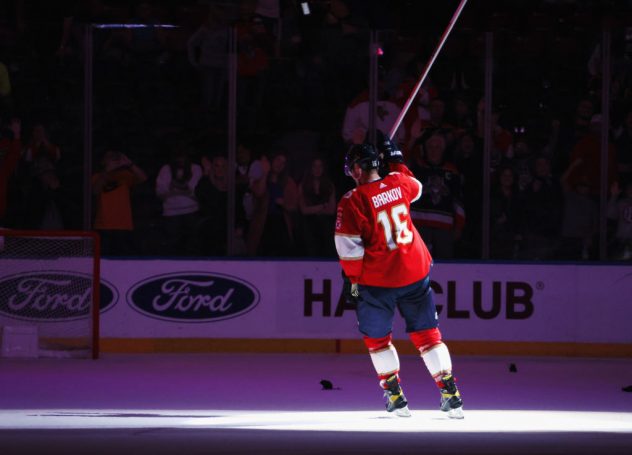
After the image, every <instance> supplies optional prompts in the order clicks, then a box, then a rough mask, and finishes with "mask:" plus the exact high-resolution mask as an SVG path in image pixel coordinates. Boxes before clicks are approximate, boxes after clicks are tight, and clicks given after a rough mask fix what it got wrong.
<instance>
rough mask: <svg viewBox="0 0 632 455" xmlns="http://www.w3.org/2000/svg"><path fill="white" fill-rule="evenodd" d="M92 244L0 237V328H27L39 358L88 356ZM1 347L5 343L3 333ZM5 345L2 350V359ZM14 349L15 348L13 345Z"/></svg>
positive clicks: (68, 239) (47, 237)
mask: <svg viewBox="0 0 632 455" xmlns="http://www.w3.org/2000/svg"><path fill="white" fill-rule="evenodd" d="M95 260H98V255H95V240H94V238H92V237H90V236H85V237H83V236H67V237H65V236H59V235H55V236H52V235H42V236H37V237H36V236H22V235H20V233H13V234H12V233H10V232H2V233H1V234H0V328H2V329H3V332H6V333H7V334H8V333H10V332H11V331H12V330H13V329H16V328H18V329H19V328H25V327H28V328H29V329H30V331H31V332H34V333H36V335H37V340H38V352H37V356H39V357H90V356H92V355H93V352H92V351H93V333H94V331H95V327H94V321H93V318H92V315H93V311H94V310H96V309H95V308H94V299H93V286H94V283H95V276H94V261H95ZM2 340H3V343H5V344H8V343H9V342H10V340H9V337H8V336H6V334H4V333H3V337H2ZM9 348H10V347H9V346H3V350H2V352H3V354H5V355H7V352H8V351H7V349H9ZM18 348H19V346H18Z"/></svg>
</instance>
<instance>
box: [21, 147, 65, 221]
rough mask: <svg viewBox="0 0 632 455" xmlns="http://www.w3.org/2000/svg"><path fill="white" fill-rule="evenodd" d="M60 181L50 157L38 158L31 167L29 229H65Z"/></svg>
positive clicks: (42, 156) (27, 208) (28, 197)
mask: <svg viewBox="0 0 632 455" xmlns="http://www.w3.org/2000/svg"><path fill="white" fill-rule="evenodd" d="M60 186H61V184H60V181H59V177H58V175H57V172H56V170H55V166H54V164H53V163H52V161H51V159H50V157H49V156H46V155H45V154H42V155H40V156H38V157H37V158H36V159H35V161H34V162H33V163H32V166H31V179H30V184H29V187H28V196H27V199H26V211H27V215H26V216H27V218H26V220H25V223H24V227H25V228H27V229H48V230H59V229H64V221H63V218H62V212H61V208H62V206H63V202H62V201H61V191H59V190H60Z"/></svg>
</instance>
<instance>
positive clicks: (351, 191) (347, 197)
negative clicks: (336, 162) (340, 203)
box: [342, 188, 356, 199]
mask: <svg viewBox="0 0 632 455" xmlns="http://www.w3.org/2000/svg"><path fill="white" fill-rule="evenodd" d="M355 190H356V189H355V188H354V189H352V190H349V191H347V192H346V193H345V195H344V196H342V197H343V198H344V199H349V198H350V197H351V196H352V195H353V193H354V191H355Z"/></svg>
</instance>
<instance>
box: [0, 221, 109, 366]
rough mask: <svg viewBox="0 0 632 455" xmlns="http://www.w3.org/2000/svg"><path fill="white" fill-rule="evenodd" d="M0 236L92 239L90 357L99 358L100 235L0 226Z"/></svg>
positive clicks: (88, 232) (92, 232)
mask: <svg viewBox="0 0 632 455" xmlns="http://www.w3.org/2000/svg"><path fill="white" fill-rule="evenodd" d="M0 237H33V238H35V237H59V238H63V237H84V238H90V239H92V241H93V257H92V276H93V280H92V306H91V310H90V311H91V316H92V317H91V322H92V333H91V338H92V340H91V341H92V359H94V360H96V359H98V358H99V337H100V334H99V325H100V324H99V322H100V319H99V318H100V303H101V293H100V288H101V237H100V236H99V234H98V233H97V232H95V231H71V230H68V231H67V230H40V231H38V230H20V229H4V228H0Z"/></svg>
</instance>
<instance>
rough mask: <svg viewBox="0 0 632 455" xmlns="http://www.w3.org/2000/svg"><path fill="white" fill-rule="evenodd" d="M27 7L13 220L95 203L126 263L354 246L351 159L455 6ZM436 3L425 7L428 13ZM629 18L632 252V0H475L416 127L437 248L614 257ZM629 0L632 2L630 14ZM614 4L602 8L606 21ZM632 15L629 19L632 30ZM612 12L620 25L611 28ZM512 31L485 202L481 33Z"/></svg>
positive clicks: (5, 43) (501, 53)
mask: <svg viewBox="0 0 632 455" xmlns="http://www.w3.org/2000/svg"><path fill="white" fill-rule="evenodd" d="M53 3H54V5H53V4H49V5H44V4H41V5H40V4H38V5H35V4H27V2H24V1H21V0H14V1H12V2H6V3H5V4H4V6H3V7H2V11H0V13H3V14H0V16H2V17H4V19H2V20H0V122H1V125H0V126H1V128H0V225H1V226H5V227H12V228H19V229H79V228H81V227H82V219H83V218H82V210H83V207H84V199H83V198H84V197H89V198H91V201H92V204H91V205H92V207H93V213H92V214H91V215H92V220H93V228H94V229H96V230H98V231H99V232H100V233H101V237H102V241H103V251H104V254H106V255H114V256H138V255H140V256H145V255H151V256H223V255H226V254H228V253H229V252H228V250H227V245H228V243H229V242H228V239H229V235H230V239H231V242H230V243H231V244H232V254H234V255H238V256H279V257H287V256H294V257H295V256H304V257H327V258H334V257H335V256H336V253H335V249H334V245H333V229H334V219H335V210H336V202H337V200H338V199H339V198H340V197H341V196H342V195H343V194H344V193H345V192H346V191H348V190H349V189H351V187H352V182H351V181H350V180H349V179H346V178H345V177H344V175H343V172H342V162H343V157H344V153H345V151H346V150H347V149H348V147H349V146H350V145H351V144H353V143H361V142H363V141H365V140H368V138H367V136H368V131H369V106H370V104H369V91H368V80H369V55H368V53H369V49H370V46H369V36H370V30H380V32H379V34H378V37H379V43H380V48H379V52H380V57H379V84H378V85H379V87H378V102H377V110H376V111H377V112H376V117H375V125H376V127H377V128H380V129H381V130H383V131H388V130H389V129H390V127H391V125H392V124H393V122H394V120H395V118H396V117H397V115H398V113H399V112H400V110H401V108H402V105H403V103H404V102H405V100H406V98H407V96H408V94H409V93H410V91H411V89H412V87H413V86H414V84H415V82H416V81H417V79H418V77H419V74H420V71H421V69H422V67H423V64H424V63H425V59H426V58H428V56H429V53H430V51H431V50H432V48H433V46H434V45H435V44H436V41H437V39H438V37H439V35H440V33H441V32H442V31H443V25H444V24H447V21H448V19H449V17H450V16H451V14H452V12H453V10H452V8H453V7H456V4H455V5H450V4H447V3H450V2H435V3H437V4H436V5H434V4H433V5H427V4H426V3H427V2H419V5H415V3H416V2H405V1H394V2H362V1H354V0H330V1H327V2H325V1H312V2H307V3H308V4H309V6H310V8H311V11H310V14H309V15H305V14H304V13H303V10H302V9H301V7H300V5H299V4H298V2H293V1H279V0H259V1H256V0H226V1H222V2H219V1H218V2H209V3H210V4H209V3H204V4H200V3H198V2H193V1H190V2H175V1H168V0H162V1H160V0H155V1H143V0H139V1H136V2H124V1H116V0H111V1H108V0H90V1H88V2H79V1H77V2H72V1H65V2H53ZM422 3H423V5H421V4H422ZM597 7H598V10H599V14H602V17H603V22H604V23H610V22H611V29H612V61H613V65H612V71H611V81H610V82H611V102H610V106H611V111H610V112H609V117H610V121H609V130H608V135H609V138H610V145H609V150H608V171H607V175H608V182H607V188H608V195H607V207H606V208H605V213H606V215H607V225H606V226H607V229H608V235H607V238H608V258H609V259H613V260H631V259H632V40H631V39H630V36H631V35H630V33H629V32H627V33H626V30H629V29H628V28H627V27H632V6H629V5H627V3H626V2H618V3H617V2H597V1H578V2H565V1H556V0H541V1H536V2H533V1H529V2H527V1H516V2H503V1H486V2H484V3H483V2H476V1H475V2H472V5H470V6H469V8H466V10H465V12H464V14H463V16H462V17H461V18H460V21H459V22H458V24H457V27H456V28H455V29H454V32H453V34H452V35H451V36H450V39H449V40H448V42H447V43H446V47H445V49H444V51H443V53H442V54H441V57H440V58H439V59H438V60H437V62H436V64H435V67H433V70H432V72H431V73H430V77H429V78H428V79H427V81H426V82H425V83H424V85H423V86H422V88H421V90H420V93H419V94H418V96H417V97H416V98H415V100H414V102H413V105H412V106H411V109H410V111H409V113H408V115H407V116H406V118H405V119H404V122H403V123H402V126H401V127H400V129H399V130H398V132H397V135H396V140H397V142H398V143H399V144H400V146H401V147H402V149H403V152H404V156H405V157H406V160H407V164H408V165H409V167H410V169H411V170H412V171H413V173H414V174H415V175H416V176H417V178H418V179H419V180H420V181H421V182H422V183H423V185H424V197H422V198H421V199H420V200H419V201H418V202H416V203H415V204H413V206H412V207H411V209H412V217H413V220H414V223H415V225H416V226H417V227H418V229H419V230H420V231H421V233H422V236H423V238H424V240H425V241H426V243H427V244H428V246H429V248H430V249H431V252H432V254H433V256H434V257H435V258H436V259H476V258H480V257H481V255H482V243H483V242H482V238H483V230H482V226H483V218H482V217H483V206H484V205H487V206H488V208H489V214H490V218H489V236H490V237H489V238H490V256H491V258H493V259H509V260H586V259H596V258H597V257H598V234H599V226H600V222H599V221H600V218H599V217H600V213H603V212H600V206H599V194H600V193H599V191H600V178H601V169H600V160H601V158H600V153H601V132H602V128H604V125H603V122H602V119H603V113H602V112H601V99H600V96H601V84H602V80H601V50H600V39H601V23H596V22H595V20H594V16H593V15H594V14H595V8H597ZM616 8H619V10H617V9H616ZM597 17H599V16H597ZM628 19H629V23H628V22H627V21H628ZM609 21H610V22H609ZM89 23H119V24H134V23H142V24H154V25H155V24H172V25H175V26H176V27H173V28H152V27H149V28H111V29H95V30H94V32H93V51H94V52H93V53H94V57H93V58H94V84H93V100H94V103H93V104H94V114H93V116H94V118H93V125H94V131H93V144H94V151H93V152H94V153H93V156H94V159H93V162H94V171H93V175H92V176H91V184H92V194H91V195H84V194H83V192H84V191H83V184H82V180H83V174H84V170H83V159H84V150H83V129H82V128H83V126H82V125H83V106H84V104H83V103H84V97H83V65H84V58H85V50H86V49H85V48H84V46H85V41H84V38H85V24H89ZM486 30H493V31H494V39H495V45H494V92H493V98H492V99H493V103H492V112H491V118H492V141H493V147H492V152H491V154H492V155H491V163H490V166H491V167H490V169H488V170H487V171H489V173H490V178H491V195H490V200H489V201H483V199H482V195H483V180H484V179H483V173H484V170H483V137H484V133H485V131H484V130H485V123H484V120H485V118H486V117H485V99H484V97H485V94H484V90H483V75H484V57H485V54H484V47H485V46H484V34H483V32H484V31H486ZM233 32H234V36H235V38H236V50H237V52H236V62H237V71H236V81H237V97H236V98H237V100H236V101H237V125H238V144H237V151H236V162H235V163H234V167H235V168H236V175H235V176H234V177H235V178H234V180H235V185H236V198H235V207H233V208H232V210H231V211H234V214H235V217H234V218H235V223H234V227H233V228H232V232H230V233H229V232H228V228H227V222H226V219H227V213H228V189H229V180H232V179H229V175H228V172H229V169H230V168H231V166H229V164H230V163H229V162H228V155H227V136H226V134H227V133H226V131H227V125H228V122H227V119H228V97H227V90H228V83H229V81H228V74H229V71H228V69H229V53H228V49H229V43H230V41H231V33H233Z"/></svg>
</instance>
